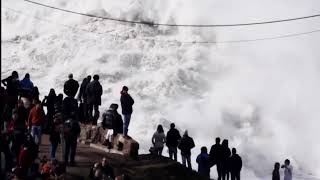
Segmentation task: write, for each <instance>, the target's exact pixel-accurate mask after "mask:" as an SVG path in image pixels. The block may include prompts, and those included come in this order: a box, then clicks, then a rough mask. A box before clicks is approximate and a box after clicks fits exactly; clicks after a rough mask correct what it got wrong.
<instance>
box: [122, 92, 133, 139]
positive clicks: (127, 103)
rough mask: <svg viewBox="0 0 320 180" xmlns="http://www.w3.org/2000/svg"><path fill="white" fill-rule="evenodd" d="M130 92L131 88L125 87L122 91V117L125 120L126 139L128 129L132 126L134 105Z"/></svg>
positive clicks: (124, 132) (124, 131)
mask: <svg viewBox="0 0 320 180" xmlns="http://www.w3.org/2000/svg"><path fill="white" fill-rule="evenodd" d="M128 91H129V88H128V87H127V86H123V87H122V91H121V97H120V102H121V108H122V115H123V119H124V126H123V134H124V136H125V137H127V136H128V129H129V124H130V119H131V114H132V111H133V110H132V105H133V104H134V100H133V99H132V97H131V96H130V94H129V93H128Z"/></svg>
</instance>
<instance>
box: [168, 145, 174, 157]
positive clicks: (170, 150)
mask: <svg viewBox="0 0 320 180" xmlns="http://www.w3.org/2000/svg"><path fill="white" fill-rule="evenodd" d="M172 149H173V148H172V147H170V146H169V147H168V151H169V158H170V159H172V157H173V151H172Z"/></svg>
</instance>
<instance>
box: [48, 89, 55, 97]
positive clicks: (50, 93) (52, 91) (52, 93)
mask: <svg viewBox="0 0 320 180" xmlns="http://www.w3.org/2000/svg"><path fill="white" fill-rule="evenodd" d="M55 95H56V91H55V90H54V89H53V88H51V89H50V91H49V96H55Z"/></svg>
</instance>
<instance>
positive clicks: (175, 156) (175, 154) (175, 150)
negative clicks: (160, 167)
mask: <svg viewBox="0 0 320 180" xmlns="http://www.w3.org/2000/svg"><path fill="white" fill-rule="evenodd" d="M172 149H173V157H174V160H175V161H177V160H178V158H177V153H178V149H177V148H176V147H173V148H172Z"/></svg>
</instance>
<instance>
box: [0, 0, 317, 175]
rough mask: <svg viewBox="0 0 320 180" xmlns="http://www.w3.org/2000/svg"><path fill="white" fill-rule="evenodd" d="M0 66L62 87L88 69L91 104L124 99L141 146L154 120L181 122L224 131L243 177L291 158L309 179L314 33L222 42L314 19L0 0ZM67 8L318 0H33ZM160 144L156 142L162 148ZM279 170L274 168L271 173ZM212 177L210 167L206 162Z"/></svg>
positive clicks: (209, 139) (290, 4)
mask: <svg viewBox="0 0 320 180" xmlns="http://www.w3.org/2000/svg"><path fill="white" fill-rule="evenodd" d="M1 2H2V11H1V24H2V27H3V28H2V29H1V35H2V40H1V52H2V57H1V58H2V64H1V65H2V71H1V75H2V77H7V76H9V75H10V73H11V72H12V71H13V70H17V71H18V72H19V73H20V76H22V75H23V74H25V73H27V72H29V73H30V74H31V78H32V80H33V82H34V83H35V84H36V85H37V86H38V87H39V90H40V94H41V95H42V96H43V95H44V94H47V93H48V91H49V89H50V88H55V89H56V90H57V92H62V87H63V83H64V81H65V80H66V79H67V75H68V74H69V73H73V75H74V78H75V79H76V80H78V81H81V80H82V79H83V78H84V77H86V76H87V75H88V74H90V75H93V74H99V75H100V82H101V83H102V85H103V89H104V92H103V96H102V102H103V104H102V106H101V107H100V112H102V111H103V110H104V109H106V108H107V107H109V105H110V104H111V103H114V102H115V103H119V97H120V90H121V88H122V86H123V85H127V86H128V87H130V93H131V95H132V96H133V97H134V98H135V101H136V103H135V105H134V112H133V115H132V119H131V124H130V133H131V136H132V137H134V138H135V139H137V140H138V141H139V142H140V145H141V149H142V150H141V152H140V153H147V151H148V149H149V147H150V146H151V137H152V134H153V132H154V130H155V129H156V126H157V125H158V124H162V125H163V126H164V128H165V132H166V131H167V130H168V129H169V125H170V123H171V122H174V123H175V124H176V126H177V128H178V129H180V130H181V131H183V130H186V129H187V130H188V131H189V134H190V136H192V137H194V140H195V144H196V148H195V149H193V151H192V161H193V164H194V166H193V167H196V166H195V165H196V163H195V158H196V155H197V154H198V153H199V152H200V148H201V146H207V147H208V148H209V147H211V145H212V144H213V143H214V140H215V137H217V136H219V137H221V138H222V139H224V138H228V139H229V144H230V147H236V148H237V149H238V153H239V154H240V155H241V156H242V157H243V162H244V170H243V171H242V177H243V178H242V179H245V180H257V179H261V180H267V179H270V177H271V173H272V168H273V164H274V162H276V161H280V162H281V163H282V162H283V160H284V159H286V158H289V159H291V160H292V165H293V167H294V179H299V180H303V179H308V180H316V179H320V154H319V152H320V142H319V140H318V139H317V138H318V137H320V131H319V125H320V122H319V118H320V111H319V100H320V95H319V92H320V83H319V77H320V52H319V48H318V43H319V41H320V34H312V35H305V36H301V37H292V38H284V39H278V40H271V41H261V42H252V43H238V44H197V43H183V42H182V41H189V42H192V41H225V40H239V39H250V38H253V39H254V38H261V37H266V36H267V37H269V36H274V35H281V34H286V33H297V32H303V31H310V30H314V29H316V28H317V27H320V21H319V18H317V19H314V20H306V21H297V22H287V23H283V24H274V25H263V26H254V27H232V28H185V27H151V26H146V25H135V24H126V23H119V22H113V21H106V20H101V19H98V18H89V17H85V16H80V15H75V14H70V13H66V12H61V11H57V10H53V9H49V8H45V7H40V6H36V5H34V4H30V3H27V2H25V1H23V0H1ZM41 3H45V4H49V5H52V6H55V7H60V8H64V9H69V10H73V11H77V12H83V13H90V14H94V15H99V16H105V17H117V18H121V19H127V20H134V21H146V22H150V21H151V22H158V23H170V24H210V23H212V24H223V23H238V22H251V21H259V20H270V19H281V18H288V17H299V16H303V15H309V14H314V13H317V12H318V11H319V9H320V2H319V1H317V0H304V1H298V0H290V1H289V0H283V1H281V2H279V1H276V0H271V1H270V0H269V1H262V2H260V1H259V2H256V1H254V0H243V1H241V2H239V1H236V0H227V1H218V0H201V1H199V2H198V1H197V2H196V3H195V1H191V0H170V1H169V0H152V1H151V0H122V1H115V0H81V1H79V0H41ZM164 154H167V153H166V150H165V152H164ZM281 174H283V172H281ZM211 176H213V177H216V172H215V167H214V168H213V169H212V170H211Z"/></svg>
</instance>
